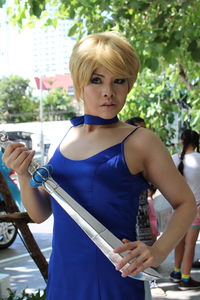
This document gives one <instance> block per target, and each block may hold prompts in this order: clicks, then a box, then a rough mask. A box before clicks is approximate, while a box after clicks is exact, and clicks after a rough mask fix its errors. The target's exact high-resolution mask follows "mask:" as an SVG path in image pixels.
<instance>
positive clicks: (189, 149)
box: [185, 145, 195, 154]
mask: <svg viewBox="0 0 200 300" xmlns="http://www.w3.org/2000/svg"><path fill="white" fill-rule="evenodd" d="M193 152H195V148H194V147H193V146H192V145H188V147H187V150H186V151H185V153H186V154H189V153H193Z"/></svg>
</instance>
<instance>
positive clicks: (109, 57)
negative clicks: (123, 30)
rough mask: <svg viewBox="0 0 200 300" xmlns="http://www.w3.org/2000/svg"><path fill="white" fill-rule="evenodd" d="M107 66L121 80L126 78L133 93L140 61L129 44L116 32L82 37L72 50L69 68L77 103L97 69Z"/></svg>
mask: <svg viewBox="0 0 200 300" xmlns="http://www.w3.org/2000/svg"><path fill="white" fill-rule="evenodd" d="M99 66H104V67H105V68H106V69H108V70H109V71H110V72H111V73H112V74H114V75H115V76H117V77H119V78H127V79H128V83H129V91H130V90H131V88H132V86H133V84H134V82H135V80H136V78H137V73H138V71H139V66H140V63H139V59H138V57H137V55H136V54H135V51H134V49H133V47H132V46H131V45H130V43H129V42H128V41H127V40H126V39H125V38H124V37H122V36H121V35H120V34H118V33H116V32H101V33H96V34H91V35H88V36H87V37H84V38H82V39H81V40H80V41H79V42H78V43H77V44H76V45H75V46H74V48H73V51H72V54H71V58H70V62H69V67H70V72H71V76H72V80H73V84H74V90H75V95H76V98H77V100H80V99H81V94H82V91H83V88H84V87H85V86H86V85H88V84H89V82H90V79H91V77H92V74H93V72H94V70H95V69H96V68H98V67H99Z"/></svg>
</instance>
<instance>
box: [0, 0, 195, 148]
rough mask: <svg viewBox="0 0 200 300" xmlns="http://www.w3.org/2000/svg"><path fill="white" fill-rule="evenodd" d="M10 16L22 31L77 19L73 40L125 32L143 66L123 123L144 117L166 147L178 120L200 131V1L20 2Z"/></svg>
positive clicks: (76, 0)
mask: <svg viewBox="0 0 200 300" xmlns="http://www.w3.org/2000/svg"><path fill="white" fill-rule="evenodd" d="M3 2H4V1H0V6H2V5H3ZM47 6H48V7H54V8H56V9H55V13H54V15H52V12H51V15H50V16H48V11H47V9H46V7H47ZM7 11H8V14H9V17H10V20H11V21H12V22H14V23H15V24H18V25H19V26H20V27H22V25H23V26H25V25H26V24H27V25H29V26H30V25H34V24H35V23H36V22H38V20H39V19H42V20H43V22H42V23H43V24H46V26H54V27H55V26H56V21H57V20H58V19H73V20H74V22H73V25H72V27H71V29H70V30H69V35H70V36H72V35H76V37H77V39H79V38H80V37H82V36H83V35H84V34H88V33H94V32H100V31H107V30H114V31H120V32H121V33H122V34H123V35H124V36H126V37H127V38H128V39H129V41H130V42H131V43H132V45H133V46H134V48H135V49H136V52H137V54H138V56H139V58H140V61H141V71H140V76H139V78H138V82H137V83H136V84H135V87H134V89H133V91H132V92H131V93H130V95H129V97H128V101H127V105H126V107H125V108H124V110H123V111H122V113H121V118H122V119H126V118H128V117H131V116H133V115H140V116H141V117H144V118H145V120H146V121H147V125H148V126H150V127H151V128H153V129H154V130H155V131H156V132H157V133H158V134H159V135H160V136H161V138H162V139H163V140H164V141H165V142H169V140H170V139H171V137H172V134H173V129H172V128H170V124H172V123H173V120H174V118H175V116H178V117H179V118H180V121H181V122H189V123H190V125H191V126H192V127H193V128H194V129H196V130H199V124H200V107H199V106H200V101H199V100H200V99H199V98H200V96H199V94H200V93H199V92H200V82H199V81H198V80H199V67H200V39H199V32H200V18H199V16H200V0H188V1H187V0H171V1H166V0H158V1H153V0H137V1H132V0H107V1H105V0H60V1H59V0H42V1H36V0H35V1H33V0H32V1H31V0H24V1H19V0H16V1H15V5H14V6H12V7H11V6H10V7H8V9H7ZM181 122H180V123H181Z"/></svg>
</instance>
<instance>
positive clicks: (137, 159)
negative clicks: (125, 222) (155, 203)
mask: <svg viewBox="0 0 200 300" xmlns="http://www.w3.org/2000/svg"><path fill="white" fill-rule="evenodd" d="M131 151H132V154H131ZM133 153H134V158H133V159H132V158H131V157H133ZM125 155H126V160H127V164H128V167H129V169H130V171H131V172H132V173H133V174H134V173H136V171H138V172H139V171H142V172H143V174H144V177H145V178H146V179H147V180H148V181H149V182H151V183H153V184H154V185H155V186H156V187H157V188H158V189H159V190H160V192H161V193H162V194H163V195H164V197H165V198H166V199H167V200H168V201H169V203H170V204H171V205H172V207H173V208H174V213H173V216H172V218H171V220H170V222H169V225H168V227H167V229H166V230H165V232H164V233H163V234H162V235H161V237H160V238H159V239H158V240H157V241H156V242H155V243H154V244H153V246H152V247H148V246H146V245H144V244H143V243H142V242H140V241H137V242H128V241H126V240H125V241H124V242H125V244H124V246H122V247H120V248H119V249H117V250H116V252H123V251H125V250H129V251H130V253H129V254H128V255H127V256H126V258H125V259H123V260H122V262H121V263H120V264H119V265H118V268H117V269H121V268H122V267H123V266H124V265H125V264H126V263H127V262H128V261H130V260H133V259H136V260H134V262H132V263H131V267H130V268H128V269H127V270H126V271H124V272H123V276H127V275H128V274H129V273H131V274H132V275H136V274H137V273H139V272H141V271H142V270H144V269H145V268H147V267H149V266H158V265H159V264H160V263H161V262H162V261H163V260H164V259H165V258H166V257H167V255H168V254H169V253H170V252H171V251H172V249H174V248H175V246H176V245H177V244H178V242H179V241H180V239H181V238H182V237H183V236H184V235H185V233H186V231H187V229H188V227H189V225H190V224H191V223H192V221H193V219H194V218H195V215H196V202H195V199H194V195H193V193H192V192H191V190H190V188H189V186H188V185H187V183H186V181H185V179H184V177H183V176H182V175H181V174H180V173H179V172H178V170H177V169H176V167H175V165H174V163H173V161H172V159H171V157H170V155H169V153H168V151H167V149H166V148H165V146H164V145H163V144H162V142H161V141H160V139H159V138H158V137H157V136H155V134H154V133H153V132H151V131H149V130H146V129H140V130H138V132H137V133H135V134H134V135H133V136H131V139H129V141H127V145H126V147H125Z"/></svg>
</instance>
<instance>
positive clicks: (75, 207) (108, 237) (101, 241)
mask: <svg viewBox="0 0 200 300" xmlns="http://www.w3.org/2000/svg"><path fill="white" fill-rule="evenodd" d="M10 143H12V142H11V141H9V139H8V137H7V134H6V132H5V131H1V132H0V147H2V148H4V149H5V148H6V147H7V145H8V144H10ZM28 171H29V173H30V175H31V176H32V178H31V181H30V183H31V185H32V186H34V187H37V186H40V185H41V186H43V187H44V188H45V190H46V191H47V192H48V193H49V194H50V195H52V197H53V198H54V199H55V200H56V201H57V202H58V203H59V204H60V206H61V207H62V208H63V209H64V210H65V211H66V212H67V213H68V214H69V215H70V217H71V218H72V219H73V220H74V221H75V222H76V223H77V224H78V225H79V226H80V227H81V229H82V230H83V231H84V232H85V233H86V234H87V236H88V237H89V238H90V239H91V240H92V241H93V243H95V245H96V246H97V247H98V248H99V249H100V250H101V251H102V252H103V254H104V255H105V256H106V257H107V258H108V259H109V260H110V261H111V262H112V264H113V265H115V266H116V265H117V264H118V263H119V262H120V261H121V259H122V258H123V257H124V256H125V254H126V253H125V252H124V253H122V254H119V253H114V252H113V250H114V249H115V248H117V247H119V246H120V245H122V244H123V243H122V241H120V240H119V239H118V238H117V237H116V236H115V235H114V234H113V233H112V232H110V231H109V230H108V229H107V228H106V227H105V226H104V225H103V224H101V223H100V222H99V221H98V220H97V219H96V218H94V217H93V216H92V215H91V214H90V213H89V212H88V211H87V210H86V209H85V208H83V207H82V206H81V205H80V204H79V203H77V202H76V201H75V200H74V199H73V198H72V197H71V196H70V195H69V194H68V193H66V192H65V191H64V190H63V189H62V188H61V187H60V186H59V185H58V184H57V183H56V182H55V181H54V180H53V178H52V177H51V172H52V167H51V166H50V165H46V166H43V167H41V166H40V165H39V164H38V163H37V162H36V161H34V160H32V162H31V163H30V165H29V168H28ZM128 265H129V264H127V265H125V266H124V268H126V267H127V266H128ZM122 271H123V269H122ZM129 276H130V277H132V278H134V279H138V280H143V281H145V280H147V281H152V280H156V279H159V278H161V277H162V276H161V275H160V274H159V273H158V272H157V271H156V270H154V269H153V268H147V269H145V271H143V272H140V273H139V274H137V275H136V276H131V275H129Z"/></svg>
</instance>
